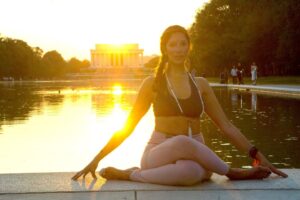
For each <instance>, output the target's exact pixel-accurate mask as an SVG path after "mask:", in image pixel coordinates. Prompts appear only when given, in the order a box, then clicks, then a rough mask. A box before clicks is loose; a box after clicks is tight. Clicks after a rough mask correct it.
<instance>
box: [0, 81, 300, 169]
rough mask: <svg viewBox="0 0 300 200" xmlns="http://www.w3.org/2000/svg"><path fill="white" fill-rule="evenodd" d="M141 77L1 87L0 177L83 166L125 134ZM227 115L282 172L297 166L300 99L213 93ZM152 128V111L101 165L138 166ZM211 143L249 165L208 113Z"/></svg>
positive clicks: (229, 158)
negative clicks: (114, 136)
mask: <svg viewBox="0 0 300 200" xmlns="http://www.w3.org/2000/svg"><path fill="white" fill-rule="evenodd" d="M140 83H141V81H140V80H130V81H128V80H127V81H115V82H114V81H110V82H108V81H61V82H19V83H18V82H14V83H10V82H9V83H3V82H2V83H0V158H1V159H0V173H22V172H24V173H26V172H66V171H78V170H79V169H81V168H82V167H84V166H85V165H86V164H87V163H88V162H89V161H90V160H91V159H92V158H93V157H94V155H95V154H96V153H97V152H98V151H99V150H100V149H101V147H103V146H104V145H105V144H106V142H107V141H108V140H109V138H110V136H111V135H112V133H113V132H114V131H116V130H118V129H120V128H121V127H122V125H123V123H124V121H125V120H126V117H127V115H128V114H129V111H130V109H131V107H132V105H133V103H134V101H135V97H136V94H137V91H138V89H139V85H140ZM214 90H215V94H216V96H217V98H218V99H219V101H220V103H221V105H222V107H223V108H224V111H225V112H226V115H227V116H228V118H229V119H230V120H231V121H232V122H233V123H234V124H235V125H236V126H237V127H238V128H239V129H240V130H241V131H242V132H243V133H244V134H245V135H246V136H247V138H249V139H250V140H251V141H252V142H253V143H254V144H256V146H257V147H258V148H259V149H261V150H262V152H263V153H264V154H265V155H266V156H267V157H268V159H269V160H270V161H271V162H272V163H273V164H274V165H275V166H277V167H280V168H299V167H300V157H299V156H297V153H298V152H300V147H299V146H300V145H299V135H300V121H299V120H298V119H297V114H298V113H300V107H299V103H300V100H299V99H291V98H284V97H275V96H267V95H261V94H257V93H254V92H251V91H248V92H245V91H238V90H229V89H226V88H214ZM153 127H154V116H153V112H152V109H150V110H149V112H148V113H147V114H146V115H145V116H144V118H143V119H142V120H141V122H140V123H139V125H138V126H137V127H136V129H135V131H134V132H133V134H132V135H131V136H130V137H129V138H128V139H127V140H126V141H125V142H124V143H123V144H122V145H121V146H120V147H119V148H118V149H116V150H115V151H114V152H112V153H111V154H110V155H109V156H108V157H107V158H105V159H104V160H102V161H101V163H100V166H99V167H105V166H108V165H114V166H116V167H120V168H127V167H131V166H138V165H139V161H140V157H141V155H142V153H143V148H144V146H145V145H146V143H147V140H148V139H149V137H150V134H151V131H152V130H153ZM201 129H202V132H203V134H204V137H205V140H206V144H207V145H208V146H210V147H211V148H212V149H213V150H214V151H215V152H217V154H218V155H219V156H220V157H221V158H222V159H224V160H225V161H226V162H228V163H230V164H231V165H232V166H234V167H241V166H243V167H249V166H250V164H251V163H250V160H249V159H248V157H247V155H246V154H244V153H241V152H239V151H237V150H236V149H235V148H234V147H233V146H232V145H231V144H230V143H229V141H228V140H227V139H226V138H225V137H224V136H222V134H221V133H220V132H219V130H218V129H217V128H216V127H215V126H214V124H213V122H211V121H210V120H209V118H208V117H207V116H204V117H203V119H202V125H201Z"/></svg>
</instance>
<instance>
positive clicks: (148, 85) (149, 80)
mask: <svg viewBox="0 0 300 200" xmlns="http://www.w3.org/2000/svg"><path fill="white" fill-rule="evenodd" d="M154 79H155V77H154V76H153V75H150V76H147V77H146V78H145V79H144V80H143V82H142V85H141V88H143V89H146V90H152V88H153V83H154Z"/></svg>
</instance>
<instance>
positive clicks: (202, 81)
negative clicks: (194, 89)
mask: <svg viewBox="0 0 300 200" xmlns="http://www.w3.org/2000/svg"><path fill="white" fill-rule="evenodd" d="M195 81H196V83H197V85H198V87H199V88H200V90H201V91H202V92H204V91H206V90H207V89H208V88H209V87H210V85H209V82H208V80H207V79H206V78H204V77H195Z"/></svg>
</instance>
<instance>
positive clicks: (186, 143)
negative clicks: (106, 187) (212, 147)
mask: <svg viewBox="0 0 300 200" xmlns="http://www.w3.org/2000/svg"><path fill="white" fill-rule="evenodd" d="M172 144H173V145H174V147H176V149H178V148H180V147H182V149H183V150H188V149H194V145H195V143H194V141H193V139H191V138H189V137H187V136H185V135H178V136H175V137H173V138H172Z"/></svg>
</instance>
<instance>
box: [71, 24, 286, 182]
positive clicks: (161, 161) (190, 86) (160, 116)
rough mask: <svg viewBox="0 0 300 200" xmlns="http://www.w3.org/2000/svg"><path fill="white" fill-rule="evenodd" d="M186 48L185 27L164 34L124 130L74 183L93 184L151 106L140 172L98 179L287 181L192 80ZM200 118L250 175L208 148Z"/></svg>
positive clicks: (113, 172)
mask: <svg viewBox="0 0 300 200" xmlns="http://www.w3.org/2000/svg"><path fill="white" fill-rule="evenodd" d="M190 45H191V44H190V38H189V35H188V32H187V31H186V29H184V28H183V27H181V26H178V25H175V26H170V27H168V28H167V29H166V30H165V31H164V33H163V34H162V36H161V41H160V49H161V53H162V56H161V61H160V63H159V65H158V68H157V72H156V75H155V76H154V77H153V76H150V77H147V78H146V79H145V80H144V81H143V83H142V86H141V88H140V90H139V92H138V94H137V99H136V102H135V104H134V105H133V109H132V111H131V113H130V114H129V117H128V119H127V121H126V125H125V126H124V128H123V129H121V130H119V131H117V132H115V134H114V135H113V136H112V138H111V139H110V140H109V142H108V143H107V144H106V145H105V146H104V147H103V148H102V150H101V151H99V153H98V154H97V155H96V156H95V158H94V159H93V160H92V161H91V162H90V163H89V164H88V165H87V166H86V167H85V168H84V169H82V170H81V171H79V172H78V173H76V174H75V175H74V176H73V180H77V179H78V178H79V177H81V176H83V177H85V176H86V175H87V174H89V173H91V175H92V176H93V177H94V178H96V174H95V171H96V169H97V167H98V163H99V162H100V161H101V160H102V159H103V158H104V157H106V156H107V155H108V154H109V153H110V152H112V151H113V150H114V149H116V148H117V147H118V146H119V145H120V144H121V143H122V142H123V141H124V140H125V139H126V138H127V137H129V135H130V134H131V133H132V132H133V130H134V129H135V127H136V126H137V124H138V123H139V121H140V120H141V118H142V117H143V116H144V115H145V113H147V111H148V110H149V108H150V107H151V105H152V106H153V111H154V116H155V128H154V131H153V133H152V136H151V138H150V140H149V142H148V144H147V146H146V147H145V150H144V153H143V156H142V158H141V167H140V168H137V167H133V168H130V169H127V170H121V169H116V168H114V167H107V168H104V169H102V170H101V171H100V175H101V176H102V177H104V178H106V179H108V180H110V179H120V180H131V181H138V182H145V183H154V184H163V185H193V184H196V183H199V182H201V181H203V180H207V179H209V178H210V177H211V175H212V173H213V172H214V173H217V174H220V175H225V176H227V177H228V178H229V179H232V180H244V179H263V178H266V177H268V176H269V175H270V173H271V172H274V173H276V174H278V175H280V176H283V177H287V175H286V174H285V173H283V172H281V171H280V170H278V169H276V168H275V167H274V166H273V165H272V164H271V163H270V162H269V161H268V160H267V158H266V157H265V156H264V155H263V154H262V153H261V152H260V151H258V149H257V148H256V147H255V146H254V145H253V144H251V143H250V141H249V140H248V139H247V138H246V137H245V136H244V135H243V134H242V133H241V132H240V130H239V129H237V128H236V127H235V126H234V125H233V124H232V123H231V122H230V120H229V119H227V117H226V115H225V113H224V111H223V110H222V108H221V107H220V104H219V103H218V100H217V98H216V96H215V95H214V92H213V90H212V88H211V86H210V85H209V83H208V81H207V80H206V79H205V78H203V77H196V78H194V77H192V76H191V74H190V72H189V71H188V69H187V67H186V66H185V60H186V59H187V56H188V53H189V50H190V47H191V46H190ZM203 112H205V113H206V114H207V115H208V116H210V117H211V119H213V121H214V122H215V123H216V124H217V125H218V127H219V128H220V129H221V130H222V132H223V133H224V136H225V137H227V138H228V139H229V140H230V141H232V142H233V144H234V145H235V146H236V147H237V148H238V149H239V150H241V151H243V152H246V153H248V154H249V155H250V158H251V159H254V160H255V161H257V162H258V163H259V165H258V166H254V167H252V168H250V169H239V168H231V167H230V166H229V165H228V164H227V163H226V162H224V161H223V160H222V159H220V158H219V157H218V155H217V154H215V152H213V151H212V150H211V149H210V148H209V147H208V146H206V145H205V143H204V139H203V135H202V133H201V132H200V123H201V120H200V119H201V116H202V114H203ZM140 134H143V133H142V132H141V133H140ZM124 156H129V157H130V155H124Z"/></svg>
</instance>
